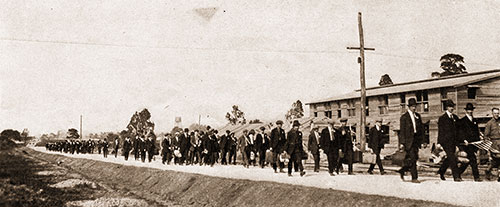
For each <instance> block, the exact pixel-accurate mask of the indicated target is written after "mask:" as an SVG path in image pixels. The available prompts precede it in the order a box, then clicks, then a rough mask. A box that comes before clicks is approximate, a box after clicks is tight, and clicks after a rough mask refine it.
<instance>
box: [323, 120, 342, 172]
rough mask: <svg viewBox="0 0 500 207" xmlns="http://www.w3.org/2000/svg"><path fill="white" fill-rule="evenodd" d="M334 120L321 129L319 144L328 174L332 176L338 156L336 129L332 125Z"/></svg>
mask: <svg viewBox="0 0 500 207" xmlns="http://www.w3.org/2000/svg"><path fill="white" fill-rule="evenodd" d="M334 123H335V122H334V121H333V119H332V120H331V121H330V122H329V123H328V127H325V128H324V129H323V130H322V131H321V138H320V142H319V143H320V146H321V149H323V152H324V153H325V154H326V157H327V159H328V172H329V173H330V176H334V174H333V171H334V169H335V167H337V160H338V158H339V139H340V138H339V137H337V130H336V129H335V128H334V127H333V124H334Z"/></svg>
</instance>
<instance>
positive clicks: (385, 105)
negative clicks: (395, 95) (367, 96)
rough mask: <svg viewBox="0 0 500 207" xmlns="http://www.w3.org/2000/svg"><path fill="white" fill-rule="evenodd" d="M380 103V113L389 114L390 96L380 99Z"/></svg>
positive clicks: (380, 97)
mask: <svg viewBox="0 0 500 207" xmlns="http://www.w3.org/2000/svg"><path fill="white" fill-rule="evenodd" d="M378 102H379V106H378V109H379V113H380V114H387V113H388V111H389V96H388V95H383V96H379V97H378Z"/></svg>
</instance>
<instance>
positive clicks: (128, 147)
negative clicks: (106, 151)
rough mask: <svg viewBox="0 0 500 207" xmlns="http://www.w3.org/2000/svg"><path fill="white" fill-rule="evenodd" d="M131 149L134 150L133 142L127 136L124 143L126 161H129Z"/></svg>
mask: <svg viewBox="0 0 500 207" xmlns="http://www.w3.org/2000/svg"><path fill="white" fill-rule="evenodd" d="M131 149H132V142H131V141H130V137H129V136H127V137H125V141H123V156H124V157H125V160H128V155H129V153H130V150H131Z"/></svg>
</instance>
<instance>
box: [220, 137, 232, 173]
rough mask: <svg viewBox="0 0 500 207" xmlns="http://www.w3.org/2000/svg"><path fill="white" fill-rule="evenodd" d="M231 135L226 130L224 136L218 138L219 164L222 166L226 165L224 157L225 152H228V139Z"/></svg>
mask: <svg viewBox="0 0 500 207" xmlns="http://www.w3.org/2000/svg"><path fill="white" fill-rule="evenodd" d="M230 135H231V131H229V130H226V134H224V135H222V137H221V138H220V142H219V149H220V151H221V154H222V155H221V157H222V158H221V159H222V160H221V161H220V163H221V164H222V165H227V159H226V156H227V152H228V150H229V145H228V139H230V137H229V136H230Z"/></svg>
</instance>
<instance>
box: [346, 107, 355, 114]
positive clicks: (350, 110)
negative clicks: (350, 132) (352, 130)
mask: <svg viewBox="0 0 500 207" xmlns="http://www.w3.org/2000/svg"><path fill="white" fill-rule="evenodd" d="M347 113H348V115H349V116H356V108H352V109H347Z"/></svg>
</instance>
